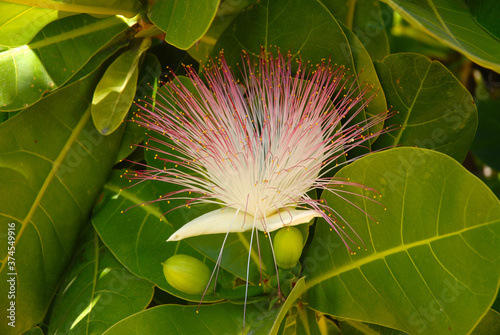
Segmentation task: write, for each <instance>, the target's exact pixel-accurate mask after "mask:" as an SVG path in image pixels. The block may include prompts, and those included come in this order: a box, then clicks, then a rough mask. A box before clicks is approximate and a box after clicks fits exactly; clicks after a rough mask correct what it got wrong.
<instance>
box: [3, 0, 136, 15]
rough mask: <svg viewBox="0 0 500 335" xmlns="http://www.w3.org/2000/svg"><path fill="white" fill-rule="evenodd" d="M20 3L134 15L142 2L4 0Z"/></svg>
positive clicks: (131, 0)
mask: <svg viewBox="0 0 500 335" xmlns="http://www.w3.org/2000/svg"><path fill="white" fill-rule="evenodd" d="M4 1H5V2H12V3H16V4H19V5H27V6H33V5H35V6H36V7H38V8H44V9H51V10H57V11H65V12H73V13H87V14H94V15H122V16H125V17H133V16H135V15H136V14H137V12H138V10H139V8H140V6H141V4H140V2H139V1H138V0H108V1H105V2H104V1H102V0H72V1H66V0H43V1H33V0H4Z"/></svg>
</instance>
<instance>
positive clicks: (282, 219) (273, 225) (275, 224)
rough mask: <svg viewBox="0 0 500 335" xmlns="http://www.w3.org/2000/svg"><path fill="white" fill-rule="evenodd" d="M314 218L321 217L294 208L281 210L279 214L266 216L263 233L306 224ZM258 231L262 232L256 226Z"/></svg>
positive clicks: (315, 213) (259, 226)
mask: <svg viewBox="0 0 500 335" xmlns="http://www.w3.org/2000/svg"><path fill="white" fill-rule="evenodd" d="M315 217H321V214H320V213H318V212H316V211H312V210H300V209H295V208H289V207H288V208H283V209H280V211H279V213H276V214H273V215H271V216H268V217H267V219H266V229H265V231H267V232H271V231H275V230H277V229H280V228H282V227H286V226H296V225H299V224H302V223H307V222H309V221H311V220H312V219H313V218H315ZM257 226H258V228H259V230H262V231H264V229H262V227H261V225H260V224H259V225H257Z"/></svg>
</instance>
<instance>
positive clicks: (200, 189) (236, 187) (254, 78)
mask: <svg viewBox="0 0 500 335" xmlns="http://www.w3.org/2000/svg"><path fill="white" fill-rule="evenodd" d="M292 58H293V57H292V56H291V55H287V56H284V55H282V54H280V53H279V52H278V54H277V56H276V57H274V56H273V55H267V56H266V55H264V53H263V54H261V56H260V57H259V58H258V60H257V61H255V60H254V59H253V58H252V57H251V56H249V55H248V54H246V53H243V56H242V59H243V64H242V66H241V74H242V76H243V80H241V81H240V80H238V79H236V76H235V75H234V74H233V72H232V69H231V68H230V67H229V66H228V65H227V63H226V61H225V59H224V55H223V53H221V55H220V57H219V59H218V61H212V62H211V64H210V65H211V66H210V67H205V68H204V70H205V71H204V79H205V80H203V79H202V77H200V76H199V75H198V74H197V72H196V71H195V70H194V69H193V68H192V67H189V66H187V67H186V70H187V73H188V77H189V79H190V81H191V83H192V84H193V85H194V87H195V90H194V91H193V90H190V89H188V88H187V87H186V86H185V85H183V84H182V83H181V81H180V80H178V78H176V77H174V78H173V80H172V81H170V82H168V83H166V84H165V86H164V88H163V89H160V90H159V91H158V96H159V97H160V98H161V99H159V100H157V101H155V105H154V106H153V105H152V104H150V103H146V104H145V105H144V106H140V112H139V113H137V114H136V116H137V118H136V120H135V121H136V122H138V123H139V124H140V125H141V126H144V127H147V128H148V129H149V130H150V131H154V132H156V133H159V134H163V135H164V136H165V140H159V139H158V138H157V137H150V139H149V140H148V142H147V144H146V147H147V148H148V149H149V150H155V151H156V152H157V155H156V156H155V158H156V159H161V160H164V161H165V164H169V165H168V167H167V165H166V167H165V168H164V169H163V170H162V169H155V168H153V167H148V169H145V170H141V171H136V172H133V173H132V172H128V173H127V176H128V177H129V178H131V179H139V180H145V179H156V180H160V181H164V182H167V183H172V184H176V185H180V186H181V190H179V191H176V192H172V193H169V194H166V195H164V196H162V197H161V198H162V199H161V200H169V199H170V200H171V199H186V197H185V194H186V193H189V194H197V197H194V198H190V199H188V202H187V204H188V205H189V206H190V205H193V204H200V203H216V204H220V205H222V206H223V208H222V209H217V210H214V211H212V212H209V213H206V214H204V215H202V216H200V217H198V218H196V219H194V220H192V221H190V222H188V223H186V224H185V225H184V226H183V227H182V228H180V229H179V230H177V231H176V232H175V233H174V234H173V235H172V236H170V238H169V239H168V241H177V240H181V239H184V238H187V237H190V236H196V235H203V234H217V233H229V232H242V231H247V230H253V229H255V228H256V229H258V230H261V231H263V232H265V233H268V232H271V231H274V230H276V229H279V228H281V227H283V226H294V225H298V224H302V223H307V222H309V221H310V220H311V219H313V218H315V217H322V218H324V219H325V220H326V221H327V222H328V223H329V224H330V226H331V227H332V229H334V230H335V231H336V232H337V233H338V234H339V235H340V236H341V237H342V239H343V240H344V243H345V244H346V246H347V247H348V248H349V250H350V247H349V245H348V243H347V241H346V237H347V239H348V240H351V241H352V239H351V238H350V237H349V235H348V234H347V233H345V232H344V231H343V230H342V229H341V228H340V226H341V225H344V223H342V224H340V222H341V221H343V219H342V217H341V215H340V214H339V213H337V212H336V210H335V209H334V208H332V207H329V206H328V204H327V203H325V202H324V200H317V199H313V198H311V197H310V196H309V195H308V192H309V191H310V190H312V189H322V190H323V191H326V192H331V193H334V194H336V195H338V196H339V197H342V194H343V192H347V191H345V190H343V189H341V188H340V187H342V186H343V185H353V186H358V187H362V188H367V187H366V186H364V185H360V184H356V183H353V182H350V181H349V180H341V179H335V178H331V177H329V176H328V174H329V173H331V172H332V169H334V168H335V167H336V166H338V165H339V164H345V163H347V162H349V161H350V160H346V161H344V162H343V163H339V162H338V161H339V159H340V158H341V157H342V156H347V153H348V152H349V151H351V150H352V149H353V148H355V147H358V146H363V143H365V142H367V141H368V140H370V139H372V138H375V137H376V136H378V135H380V134H381V133H383V132H385V131H387V128H386V129H382V130H379V131H376V132H373V133H372V132H369V130H370V128H372V127H373V126H375V125H377V124H379V123H383V122H384V120H385V119H386V118H387V117H388V115H389V111H382V112H381V113H380V114H377V115H375V116H372V117H370V118H368V119H365V120H362V121H359V122H356V121H354V119H355V117H356V116H357V115H358V114H359V113H360V112H361V111H362V110H363V109H364V108H365V107H366V106H367V105H368V103H369V102H370V101H371V100H372V99H373V97H374V96H375V95H374V94H372V93H369V92H371V90H372V87H371V86H370V85H358V84H356V83H357V77H356V76H347V75H346V74H345V69H344V68H343V67H337V68H333V67H332V64H331V62H330V61H322V62H321V63H320V64H318V65H317V66H311V65H308V64H307V63H306V64H304V63H302V62H301V61H300V60H296V61H293V60H292ZM293 68H295V69H296V70H295V71H294V70H293ZM160 100H161V101H160ZM156 144H160V145H156ZM161 146H163V149H161ZM165 146H166V147H168V148H169V149H165ZM179 167H182V169H181V168H179ZM372 191H374V190H372ZM345 224H347V223H346V222H345ZM347 225H348V224H347ZM354 233H355V232H354Z"/></svg>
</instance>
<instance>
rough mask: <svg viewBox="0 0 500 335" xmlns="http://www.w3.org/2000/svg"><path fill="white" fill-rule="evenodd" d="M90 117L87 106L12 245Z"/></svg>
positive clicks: (18, 237) (19, 237) (0, 268)
mask: <svg viewBox="0 0 500 335" xmlns="http://www.w3.org/2000/svg"><path fill="white" fill-rule="evenodd" d="M89 119H90V106H88V107H87V109H86V111H85V113H84V114H83V116H82V118H81V119H80V121H78V124H77V125H76V127H75V128H74V129H73V132H72V134H71V136H70V137H69V138H68V140H67V141H66V143H65V144H64V147H63V148H62V150H61V152H60V153H59V155H58V156H57V158H56V159H55V160H54V163H53V164H52V168H51V170H50V171H49V173H48V175H47V177H46V178H45V180H44V182H43V185H42V187H41V188H40V190H39V191H38V193H37V196H36V198H35V200H34V201H33V205H32V206H31V208H30V210H29V212H28V214H27V215H26V217H25V218H24V220H23V221H22V222H21V229H19V232H18V234H17V237H16V241H15V244H14V246H17V243H18V242H19V241H20V240H21V236H22V235H23V232H24V230H25V229H26V227H27V226H28V223H30V221H31V219H32V218H33V215H34V214H35V211H36V210H37V209H38V207H39V205H40V203H41V201H42V199H43V197H44V196H45V193H46V191H47V189H48V188H49V186H50V184H51V183H52V180H53V179H54V177H55V175H56V173H57V170H58V169H59V166H60V165H61V164H62V162H63V160H64V158H66V155H67V154H68V152H69V150H70V149H71V147H72V146H73V144H74V143H75V142H76V139H77V137H78V135H80V133H81V131H82V130H83V128H84V127H85V125H86V124H87V122H88V121H89ZM6 260H7V255H6V256H5V257H4V258H3V260H2V266H1V267H0V273H1V272H2V271H3V269H4V267H5V264H6V263H7V262H6Z"/></svg>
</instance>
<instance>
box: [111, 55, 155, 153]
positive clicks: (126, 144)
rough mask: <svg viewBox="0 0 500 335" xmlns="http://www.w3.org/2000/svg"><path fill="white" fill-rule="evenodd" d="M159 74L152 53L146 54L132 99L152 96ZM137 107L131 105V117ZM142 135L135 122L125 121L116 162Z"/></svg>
mask: <svg viewBox="0 0 500 335" xmlns="http://www.w3.org/2000/svg"><path fill="white" fill-rule="evenodd" d="M160 74H161V64H160V62H159V61H158V58H156V56H155V55H153V54H149V53H148V54H146V56H145V57H144V61H143V62H142V66H141V69H140V71H139V79H138V81H137V89H136V92H135V98H134V101H135V102H136V103H139V102H140V101H141V99H144V98H145V97H152V98H154V96H155V95H156V91H157V89H158V84H159V79H160ZM136 109H137V106H136V105H132V106H131V107H130V110H129V116H130V118H131V117H132V115H133V113H134V111H135V110H136ZM143 137H144V130H143V129H141V128H140V127H139V125H138V124H137V123H135V122H127V125H126V126H125V132H124V134H123V139H122V142H121V144H120V149H119V151H118V155H117V162H118V161H120V160H122V159H125V158H126V157H127V156H128V155H130V154H131V153H132V152H133V151H134V150H135V149H136V148H137V146H136V144H138V143H140V142H141V141H142V139H143Z"/></svg>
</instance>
